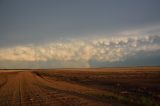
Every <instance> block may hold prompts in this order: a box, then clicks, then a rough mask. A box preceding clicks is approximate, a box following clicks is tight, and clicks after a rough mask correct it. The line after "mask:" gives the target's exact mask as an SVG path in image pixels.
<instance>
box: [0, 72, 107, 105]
mask: <svg viewBox="0 0 160 106" xmlns="http://www.w3.org/2000/svg"><path fill="white" fill-rule="evenodd" d="M1 76H2V75H1ZM86 90H89V91H92V89H88V88H85V87H83V86H80V85H74V84H69V83H65V82H59V81H58V82H56V81H53V82H50V81H49V80H47V79H43V78H41V77H39V76H37V75H36V74H33V73H32V72H30V71H27V72H25V71H23V72H10V73H7V74H6V75H5V76H3V78H1V82H0V105H1V106H29V105H31V106H39V105H41V106H45V105H50V106H54V105H55V106H73V105H74V106H81V105H84V106H86V105H90V106H93V105H109V104H106V103H103V102H101V101H99V102H97V101H96V102H94V99H92V98H89V97H85V91H86ZM76 92H77V93H76ZM81 93H82V94H81Z"/></svg>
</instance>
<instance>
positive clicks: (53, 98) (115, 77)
mask: <svg viewBox="0 0 160 106" xmlns="http://www.w3.org/2000/svg"><path fill="white" fill-rule="evenodd" d="M84 70H86V71H78V70H77V71H73V70H71V71H69V70H22V71H20V70H19V71H16V70H14V71H12V70H11V71H7V70H2V71H0V106H124V105H133V106H135V105H140V106H152V105H157V106H158V105H160V102H159V101H160V85H159V83H160V67H158V68H157V67H156V68H154V67H151V68H121V69H120V68H117V69H97V71H94V70H95V69H93V71H91V69H84ZM87 70H90V71H87ZM118 70H121V71H118Z"/></svg>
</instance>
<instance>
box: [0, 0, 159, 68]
mask: <svg viewBox="0 0 160 106" xmlns="http://www.w3.org/2000/svg"><path fill="white" fill-rule="evenodd" d="M128 66H160V1H159V0H0V68H86V67H87V68H89V67H128Z"/></svg>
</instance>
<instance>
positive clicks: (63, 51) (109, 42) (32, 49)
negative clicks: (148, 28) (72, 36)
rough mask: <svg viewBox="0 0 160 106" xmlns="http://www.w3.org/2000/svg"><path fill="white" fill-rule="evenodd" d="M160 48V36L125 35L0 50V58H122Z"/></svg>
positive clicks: (76, 59)
mask: <svg viewBox="0 0 160 106" xmlns="http://www.w3.org/2000/svg"><path fill="white" fill-rule="evenodd" d="M158 50H160V36H158V35H150V36H149V35H147V36H134V37H132V36H125V37H124V36H122V37H112V38H99V39H91V40H87V41H86V40H71V41H68V42H52V43H47V44H45V45H38V46H37V45H33V44H31V45H23V46H15V47H12V48H1V49H0V61H6V60H7V61H31V62H34V61H51V60H54V61H55V60H57V61H89V60H92V59H94V60H97V61H107V62H117V61H123V60H124V59H125V58H127V57H128V56H133V55H136V54H137V53H139V52H145V53H147V52H152V51H153V52H155V51H158Z"/></svg>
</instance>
